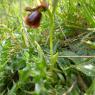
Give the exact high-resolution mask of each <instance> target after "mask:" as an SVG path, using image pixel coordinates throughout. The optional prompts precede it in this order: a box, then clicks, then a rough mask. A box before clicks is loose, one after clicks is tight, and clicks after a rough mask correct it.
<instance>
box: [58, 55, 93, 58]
mask: <svg viewBox="0 0 95 95" xmlns="http://www.w3.org/2000/svg"><path fill="white" fill-rule="evenodd" d="M58 57H59V58H61V57H64V58H95V56H87V55H84V56H58Z"/></svg>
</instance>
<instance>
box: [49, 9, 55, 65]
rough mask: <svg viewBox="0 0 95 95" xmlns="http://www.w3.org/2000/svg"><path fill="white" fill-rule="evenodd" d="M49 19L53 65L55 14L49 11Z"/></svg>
mask: <svg viewBox="0 0 95 95" xmlns="http://www.w3.org/2000/svg"><path fill="white" fill-rule="evenodd" d="M48 14H49V18H50V61H51V64H52V58H53V30H54V17H53V14H52V13H51V12H50V11H49V10H48Z"/></svg>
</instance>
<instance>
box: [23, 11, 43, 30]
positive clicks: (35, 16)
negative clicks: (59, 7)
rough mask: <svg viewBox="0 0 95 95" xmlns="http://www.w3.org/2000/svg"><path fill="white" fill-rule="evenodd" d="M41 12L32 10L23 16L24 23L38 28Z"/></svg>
mask: <svg viewBox="0 0 95 95" xmlns="http://www.w3.org/2000/svg"><path fill="white" fill-rule="evenodd" d="M41 17H42V14H41V12H39V11H37V10H36V11H33V12H32V13H31V14H30V15H28V16H26V17H25V18H24V21H25V23H26V25H28V26H29V27H32V28H38V27H39V26H40V21H41Z"/></svg>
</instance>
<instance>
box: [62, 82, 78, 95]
mask: <svg viewBox="0 0 95 95" xmlns="http://www.w3.org/2000/svg"><path fill="white" fill-rule="evenodd" d="M76 82H77V81H74V82H73V83H72V85H71V87H70V88H69V89H68V90H67V91H66V92H65V93H64V94H63V95H68V94H69V93H70V92H71V91H72V90H73V88H74V87H75V84H76Z"/></svg>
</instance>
